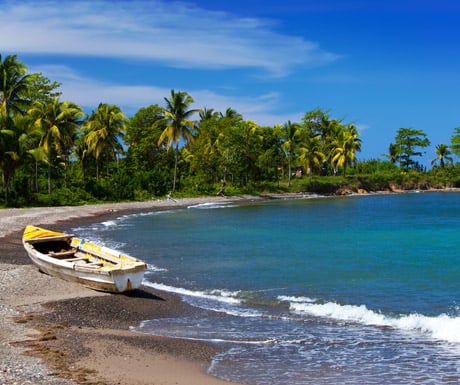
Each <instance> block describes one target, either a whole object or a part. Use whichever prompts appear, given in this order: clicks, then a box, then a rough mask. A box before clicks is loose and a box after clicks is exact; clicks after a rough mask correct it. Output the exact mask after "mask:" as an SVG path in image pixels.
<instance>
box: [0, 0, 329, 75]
mask: <svg viewBox="0 0 460 385" xmlns="http://www.w3.org/2000/svg"><path fill="white" fill-rule="evenodd" d="M268 42H269V44H267V43H268ZM0 46H1V48H2V50H4V51H10V52H18V53H39V54H66V55H86V56H96V57H114V58H130V59H137V60H150V61H155V62H159V63H163V64H164V65H168V66H173V67H182V68H205V69H210V68H211V69H214V68H215V69H221V68H252V69H255V70H260V69H262V70H264V71H266V72H267V73H269V74H271V75H272V76H284V75H286V74H288V73H289V72H290V71H292V70H293V69H294V68H297V67H302V68H304V67H312V66H318V65H323V64H325V63H329V62H331V61H334V60H336V59H337V57H338V56H337V55H335V54H333V53H330V52H325V51H323V50H322V49H321V48H320V47H319V46H318V45H317V44H316V43H313V42H310V41H307V40H305V39H304V38H302V37H298V36H291V35H286V34H283V33H280V32H277V31H276V30H275V29H274V24H273V23H271V22H269V21H267V20H261V19H255V18H241V17H237V16H235V15H231V14H228V13H225V12H217V11H210V10H205V9H201V8H198V7H196V6H192V5H187V4H186V3H180V2H177V3H176V2H171V1H162V0H133V1H109V0H95V1H88V0H76V1H72V2H70V1H58V0H49V1H33V0H28V1H21V2H17V1H6V2H3V4H2V7H1V8H0Z"/></svg>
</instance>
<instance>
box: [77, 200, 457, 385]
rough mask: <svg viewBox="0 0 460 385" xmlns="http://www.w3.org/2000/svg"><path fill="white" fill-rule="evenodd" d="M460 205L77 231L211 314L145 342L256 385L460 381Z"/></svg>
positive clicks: (223, 210)
mask: <svg viewBox="0 0 460 385" xmlns="http://www.w3.org/2000/svg"><path fill="white" fill-rule="evenodd" d="M459 214H460V194H458V193H434V192H433V193H410V194H401V195H379V196H374V195H372V196H350V197H344V198H309V199H297V200H280V201H271V202H267V203H258V204H253V205H235V204H206V205H199V206H195V207H190V208H187V209H182V210H178V211H170V212H161V213H152V214H148V215H136V216H129V217H123V218H120V219H119V220H117V221H113V222H107V223H104V224H96V225H94V226H92V227H91V228H80V229H76V230H75V232H76V233H77V234H79V235H81V236H87V237H92V238H94V237H96V238H97V239H99V240H101V241H102V242H104V243H105V244H107V245H108V246H112V247H116V248H120V249H122V250H124V251H125V252H127V253H129V254H132V255H135V256H137V257H140V258H143V259H144V260H146V261H147V262H148V263H149V273H148V274H147V275H146V281H145V284H146V285H150V286H152V287H156V288H159V289H163V290H168V291H173V292H176V293H178V294H180V295H181V296H182V297H183V298H184V300H185V301H187V302H189V303H191V304H192V305H194V306H196V307H198V308H200V309H202V311H201V312H199V313H197V315H192V316H185V317H184V318H180V319H167V320H153V321H149V320H146V321H145V322H143V323H142V324H141V325H139V326H138V327H136V328H133V329H134V330H135V331H138V332H142V333H151V334H156V335H166V336H173V337H181V338H191V339H200V340H205V341H211V342H213V343H216V344H219V345H220V346H221V347H222V353H220V354H219V355H217V356H216V357H215V359H214V361H213V363H212V365H211V367H210V368H209V372H210V374H213V375H216V376H218V377H221V378H224V379H228V380H233V381H239V382H245V383H248V384H257V385H259V384H275V385H277V384H280V385H281V384H293V385H296V384H331V383H340V384H356V383H357V382H360V383H364V384H446V383H447V384H448V383H452V384H458V383H460V369H458V367H460V365H459V362H460V280H459V277H460V267H459V266H460V256H459V246H460V237H459V236H458V235H459V233H460V232H459V230H460V221H458V217H459Z"/></svg>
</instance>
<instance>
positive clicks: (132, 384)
mask: <svg viewBox="0 0 460 385" xmlns="http://www.w3.org/2000/svg"><path fill="white" fill-rule="evenodd" d="M440 191H446V190H440ZM386 193H387V192H382V194H386ZM352 195H366V194H352ZM314 197H318V196H317V195H309V194H280V195H271V196H261V197H256V196H238V197H205V198H186V199H178V200H155V201H149V202H130V203H115V204H99V205H85V206H78V207H47V208H30V209H3V210H0V237H1V238H0V242H1V247H0V251H1V252H0V363H1V364H0V384H2V385H6V384H19V383H20V384H25V385H26V384H38V385H41V384H64V385H74V384H77V383H92V384H99V385H104V384H105V385H109V384H110V385H112V384H119V385H128V384H129V385H141V384H142V385H144V384H152V383H155V384H159V383H163V384H170V383H174V384H178V385H185V384H189V385H194V384H197V385H198V384H204V385H206V384H208V385H220V384H222V385H223V384H225V383H228V382H225V381H222V380H219V379H217V378H215V377H212V376H209V375H207V374H206V369H207V368H208V367H209V364H210V362H211V359H212V357H213V355H214V354H215V353H216V352H217V351H218V350H217V348H216V347H215V346H213V345H209V344H206V343H203V342H197V341H188V340H179V339H172V338H160V337H154V336H147V335H140V334H136V333H134V332H132V331H129V327H130V326H137V325H138V324H139V323H140V322H141V321H142V320H145V319H155V318H163V317H178V316H180V315H181V314H189V312H197V311H199V310H197V309H195V308H193V307H191V306H189V305H187V304H186V303H184V302H182V301H181V299H180V298H179V297H178V296H176V295H174V294H171V293H167V292H161V291H158V290H153V289H149V288H145V287H144V288H143V289H142V290H138V291H135V292H133V293H131V294H130V295H113V294H104V293H99V292H96V291H93V290H89V289H86V288H84V287H83V286H80V285H77V284H73V283H70V282H66V281H63V280H60V279H58V278H53V277H49V276H47V275H44V274H40V273H39V272H38V270H37V268H36V267H35V266H33V265H32V264H31V262H30V260H29V258H28V257H27V256H26V254H25V252H24V249H23V246H22V243H21V237H22V231H23V229H24V227H25V225H26V224H29V223H30V224H35V225H38V226H40V225H41V226H43V227H49V228H52V229H56V230H62V231H68V230H69V229H70V228H72V227H78V226H80V225H86V224H91V223H96V222H97V223H100V222H104V221H108V220H112V219H116V218H119V217H121V216H123V215H129V214H136V213H146V212H155V211H163V210H174V209H181V208H185V207H188V206H192V205H197V204H202V203H208V202H229V203H235V202H236V203H239V204H250V203H255V202H263V201H268V200H271V199H299V198H300V199H308V198H314ZM25 351H29V352H28V353H27V355H24V354H23V353H24V352H25ZM45 363H46V364H45Z"/></svg>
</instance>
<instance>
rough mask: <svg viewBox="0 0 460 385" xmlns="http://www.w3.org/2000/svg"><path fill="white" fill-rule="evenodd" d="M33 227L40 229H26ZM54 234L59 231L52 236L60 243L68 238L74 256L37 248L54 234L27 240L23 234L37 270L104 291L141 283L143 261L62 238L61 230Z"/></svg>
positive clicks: (144, 269)
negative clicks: (56, 255)
mask: <svg viewBox="0 0 460 385" xmlns="http://www.w3.org/2000/svg"><path fill="white" fill-rule="evenodd" d="M33 229H39V230H43V229H40V228H33V227H32V226H28V227H27V228H26V231H29V234H30V232H31V231H32V230H33ZM54 234H62V235H60V236H56V235H55V236H54V238H60V240H61V242H62V241H63V240H64V241H66V240H67V241H68V242H69V244H70V245H71V246H73V249H74V250H75V253H74V254H73V257H74V258H64V259H59V258H56V257H55V256H51V255H49V254H46V253H44V252H43V251H42V252H41V251H40V250H39V249H40V248H39V247H37V246H38V245H39V244H40V243H43V242H49V240H50V239H51V238H53V236H51V237H41V238H40V237H38V238H34V237H32V236H30V237H29V238H27V239H26V236H24V239H23V244H24V248H25V249H26V251H27V254H28V256H29V258H30V259H31V260H32V262H33V263H34V264H35V265H36V266H37V267H38V269H39V270H40V271H42V272H44V273H46V274H49V275H52V276H55V277H59V278H62V279H65V280H67V281H73V282H77V283H80V284H82V285H84V286H87V287H89V288H91V289H95V290H99V291H106V292H116V293H122V292H125V291H129V290H134V289H137V288H139V287H140V286H141V285H142V280H143V277H144V273H145V271H146V267H147V266H146V264H145V263H144V262H142V261H140V260H138V259H136V258H133V257H130V256H127V255H124V254H120V253H118V252H117V251H115V250H111V249H108V248H105V247H101V246H97V245H95V244H93V243H89V242H84V241H82V240H80V239H78V238H75V237H72V236H71V235H67V237H65V235H66V234H63V233H54ZM51 241H52V240H51ZM42 249H43V247H42ZM51 253H52V252H51ZM54 254H59V253H54ZM77 256H80V257H77ZM82 256H83V257H82ZM90 258H91V259H90Z"/></svg>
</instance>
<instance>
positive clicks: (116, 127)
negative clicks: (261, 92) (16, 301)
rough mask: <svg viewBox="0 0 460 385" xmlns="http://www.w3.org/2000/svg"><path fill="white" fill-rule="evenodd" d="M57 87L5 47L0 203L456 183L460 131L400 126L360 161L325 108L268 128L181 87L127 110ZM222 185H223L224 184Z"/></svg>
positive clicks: (0, 83)
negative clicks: (68, 95) (441, 135)
mask: <svg viewBox="0 0 460 385" xmlns="http://www.w3.org/2000/svg"><path fill="white" fill-rule="evenodd" d="M59 87H60V84H59V83H57V82H53V81H51V80H50V79H47V78H46V77H44V76H43V75H42V74H40V73H28V70H27V67H26V65H25V64H24V63H22V62H21V61H20V60H18V58H17V56H15V55H10V56H6V57H4V58H3V57H2V56H1V55H0V170H1V181H2V184H1V187H0V190H1V193H2V194H1V198H0V205H1V206H28V205H62V204H82V203H87V202H102V201H120V200H146V199H152V198H154V197H162V196H166V195H167V194H170V193H173V194H175V195H176V196H184V195H189V196H190V195H195V196H196V195H215V194H216V193H217V192H219V188H220V193H223V192H224V191H225V193H226V194H241V193H251V194H262V193H267V192H317V193H326V194H329V193H331V194H335V193H338V192H344V191H358V190H367V191H377V190H391V189H393V190H394V189H409V188H410V189H412V188H415V189H423V188H446V187H459V186H460V166H459V163H455V162H454V157H460V127H457V128H454V129H453V134H452V137H451V140H450V143H449V144H446V143H439V144H437V145H436V146H435V152H434V154H433V156H434V158H433V160H432V162H431V166H432V167H431V169H430V170H426V167H424V166H423V165H422V164H421V163H420V159H421V157H422V155H423V154H424V151H426V148H427V147H428V146H429V145H430V141H429V139H428V138H427V135H426V134H425V133H424V132H423V131H422V130H418V129H412V128H400V129H398V130H397V132H396V134H395V139H394V142H393V143H390V144H389V147H388V154H386V155H385V158H384V159H370V160H360V159H359V156H358V155H359V152H360V151H361V149H362V146H363V143H362V141H361V139H360V133H359V131H358V128H357V127H356V125H354V124H353V123H350V122H345V121H343V120H342V119H335V118H332V117H331V114H330V111H325V110H322V109H321V108H317V109H314V110H312V111H307V112H306V113H305V115H304V117H303V119H302V121H300V122H291V121H287V122H285V123H284V124H280V125H275V126H272V127H268V126H261V125H259V124H257V123H256V122H253V121H250V120H245V119H244V117H243V116H242V115H241V114H240V113H238V112H237V111H235V110H234V109H232V108H231V107H229V108H227V110H226V111H223V112H220V111H215V110H213V109H212V108H206V107H204V108H202V109H199V108H194V107H195V106H193V103H194V100H193V98H192V96H191V95H189V94H188V93H187V92H185V91H176V90H171V94H170V96H169V97H165V98H164V102H165V103H164V105H157V104H153V105H150V106H144V107H141V108H140V109H139V110H138V111H137V112H136V113H135V114H134V116H132V117H127V116H126V115H125V113H124V112H123V111H122V110H121V108H120V107H119V106H116V105H110V104H105V103H100V104H99V105H98V106H97V107H96V109H95V110H93V111H91V112H89V113H87V112H85V111H84V110H83V109H82V108H81V107H80V106H78V105H77V104H76V103H73V102H72V101H63V100H61V97H62V95H61V93H60V92H59ZM224 186H225V189H223V188H224Z"/></svg>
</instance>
